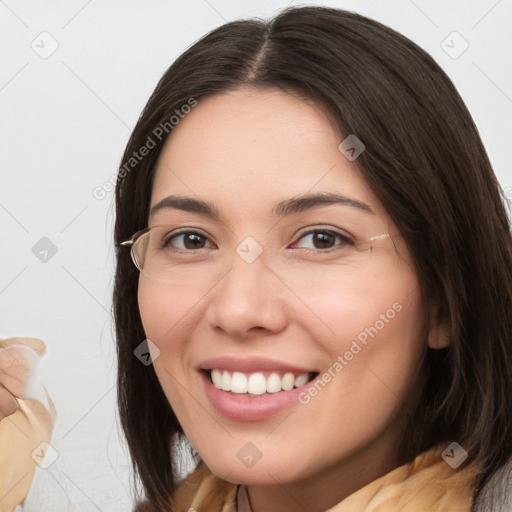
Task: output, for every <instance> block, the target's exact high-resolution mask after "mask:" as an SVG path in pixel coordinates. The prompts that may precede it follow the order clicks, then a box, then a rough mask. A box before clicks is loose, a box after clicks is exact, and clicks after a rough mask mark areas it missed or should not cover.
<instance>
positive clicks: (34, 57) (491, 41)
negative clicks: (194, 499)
mask: <svg viewBox="0 0 512 512" xmlns="http://www.w3.org/2000/svg"><path fill="white" fill-rule="evenodd" d="M292 3H293V2H289V0H287V1H275V0H265V1H259V2H248V1H238V2H236V1H235V0H208V1H206V0H190V1H187V2H184V1H174V2H164V1H162V0H153V1H148V2H142V1H140V2H136V1H121V0H106V1H99V0H89V1H87V0H72V1H70V0H67V1H61V2H57V1H53V2H46V3H44V4H43V2H36V1H19V2H15V1H14V0H5V1H1V2H0V16H1V25H0V26H1V31H0V45H1V53H0V108H1V117H0V119H1V122H0V166H1V174H0V176H1V184H0V229H1V236H2V238H1V241H0V258H1V260H0V312H1V323H0V337H2V338H6V337H11V336H31V337H38V338H42V339H43V340H45V341H46V343H47V345H48V349H49V353H48V355H47V356H46V357H45V359H44V360H43V361H42V364H41V374H42V379H43V381H44V383H45V385H46V386H47V388H48V390H49V392H50V394H51V396H52V397H53V400H54V402H55V405H56V408H57V411H58V420H57V423H56V426H55V431H54V435H53V439H52V445H53V446H54V448H55V449H56V450H57V452H58V454H59V458H58V459H57V460H56V462H55V463H54V464H52V465H51V466H50V467H49V468H48V469H46V470H42V469H41V470H39V472H38V474H37V478H36V480H35V483H34V486H33V489H32V491H31V494H30V497H29V500H28V502H27V504H26V505H25V506H24V508H23V510H26V511H37V512H44V511H52V512H59V511H70V510H73V511H74V510H77V511H85V512H86V511H89V510H90V511H97V510H101V511H104V512H117V511H127V510H130V509H131V498H130V495H131V490H130V474H129V470H128V467H129V466H128V458H127V454H126V448H125V447H124V444H123V441H122V437H121V436H120V430H119V427H118V425H117V421H116V412H115V393H116V391H115V351H114V343H113V337H112V323H111V320H110V309H111V284H112V275H113V251H112V225H113V206H112V199H113V193H112V192H106V193H105V197H104V198H103V199H96V198H95V197H94V195H93V190H94V189H95V188H96V187H102V186H103V184H104V183H105V182H108V180H109V179H112V176H115V173H116V170H117V167H118V165H119V162H120V159H121V156H122V152H123V149H124V146H125V144H126V142H127V140H128V137H129V135H130V132H131V130H132V128H133V126H134V125H135V122H136V120H137V118H138V116H139V113H140V111H141V109H142V107H143V106H144V104H145V102H146V101H147V99H148V97H149V95H150V93H151V92H152V90H153V88H154V87H155V85H156V82H157V80H158V79H159V78H160V77H161V75H162V74H163V72H164V71H165V70H166V69H167V68H168V66H169V65H170V64H171V63H172V61H173V60H174V59H175V58H176V57H177V56H178V55H179V54H180V53H182V52H183V50H184V49H185V48H187V47H188V46H189V45H190V44H192V43H193V42H194V41H196V40H197V39H198V38H199V37H201V36H202V35H204V34H205V33H206V32H208V31H210V30H211V29H213V28H215V27H217V26H219V25H221V24H223V23H224V22H225V21H231V20H234V19H236V18H240V17H244V18H245V17H253V16H258V17H268V16H270V15H272V14H273V13H275V12H276V11H277V10H278V9H280V8H282V7H285V6H287V5H291V4H292ZM294 4H295V3H294ZM310 4H317V5H329V6H334V7H341V8H346V9H349V10H354V11H356V12H359V13H361V14H364V15H367V16H369V17H371V18H374V19H377V20H379V21H381V22H383V23H384V24H387V25H389V26H391V27H392V28H394V29H396V30H398V31H399V32H401V33H403V34H404V35H406V36H408V37H409V38H411V39H412V40H414V41H415V42H417V43H418V44H419V45H420V46H422V47H423V48H424V49H425V50H427V51H428V52H429V53H430V54H431V55H432V56H433V57H434V58H435V59H436V61H437V62H438V63H439V64H440V65H441V67H442V68H443V69H444V70H445V71H446V72H447V73H448V75H449V76H450V77H451V78H452V80H453V81H454V83H455V85H456V86H457V88H458V89H459V91H460V93H461V95H462V97H463V99H464V100H465V102H466V104H467V105H468V107H469V109H470V111H471V112H472V114H473V117H474V119H475V122H476V124H477V126H478V127H479V130H480V133H481V135H482V138H483V141H484V144H485V145H486V148H487V151H488V153H489V155H490V158H491V161H492V163H493V165H494V168H495V171H496V174H497V176H498V178H499V180H500V181H501V183H502V185H503V187H504V188H506V187H509V186H512V168H511V151H510V147H511V144H512V142H511V141H512V69H511V62H512V60H511V50H512V36H511V30H510V27H511V21H512V0H500V1H497V0H472V1H468V0H456V1H451V2H447V1H446V0H434V1H432V0H430V1H427V0H414V1H413V0H392V1H386V2H384V1H382V0H360V1H355V0H353V1H349V0H340V1H331V2H310ZM297 5H298V4H297ZM44 31H46V32H48V33H49V34H50V36H46V35H43V36H41V35H40V34H41V33H42V32H44ZM453 31H457V32H458V33H459V34H460V36H462V38H464V40H465V41H467V44H469V47H468V49H467V50H466V51H465V52H464V53H462V55H460V56H459V57H458V58H452V56H453V55H454V54H455V53H457V52H458V51H460V50H461V49H463V46H461V45H464V44H465V43H464V41H463V40H462V39H461V38H459V37H458V36H453V35H452V36H450V37H449V38H448V39H446V38H447V36H449V35H450V34H451V33H452V32H453ZM42 38H46V39H43V42H41V41H42ZM52 40H55V41H56V42H57V43H58V48H57V50H56V51H55V52H54V53H53V54H52V55H50V56H49V57H48V58H46V59H43V58H41V57H40V56H39V55H38V53H36V51H34V49H33V48H32V47H31V45H34V46H36V47H37V45H39V47H40V48H41V47H42V46H43V45H44V48H46V51H48V49H50V48H51V44H52ZM443 41H445V43H443V46H444V47H445V48H443V47H442V42H443ZM53 44H55V43H53ZM447 45H448V46H452V47H453V48H452V49H451V50H450V49H449V48H446V46H447ZM445 50H448V51H451V53H452V56H450V55H448V53H446V51H445ZM40 51H43V50H42V49H41V50H40ZM105 188H108V185H107V187H105ZM105 188H104V190H105ZM508 190H512V189H508ZM42 237H47V238H49V239H50V240H51V241H52V243H53V244H54V245H55V246H56V248H57V253H56V254H55V255H54V256H53V257H51V258H49V259H48V261H47V262H42V261H40V260H39V259H38V258H37V257H36V256H35V255H34V254H33V252H32V248H33V247H34V245H35V244H36V243H37V242H38V241H39V240H40V239H41V238H42ZM20 509H21V507H20Z"/></svg>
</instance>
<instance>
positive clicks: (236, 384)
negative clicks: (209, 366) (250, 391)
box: [231, 372, 247, 393]
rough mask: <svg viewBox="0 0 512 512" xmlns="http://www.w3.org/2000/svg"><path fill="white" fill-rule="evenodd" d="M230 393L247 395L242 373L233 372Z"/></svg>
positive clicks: (245, 380) (244, 378) (245, 379)
mask: <svg viewBox="0 0 512 512" xmlns="http://www.w3.org/2000/svg"><path fill="white" fill-rule="evenodd" d="M231 392H232V393H247V377H246V376H245V375H244V374H243V373H240V372H235V373H233V375H231Z"/></svg>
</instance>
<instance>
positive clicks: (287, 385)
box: [210, 369, 311, 395]
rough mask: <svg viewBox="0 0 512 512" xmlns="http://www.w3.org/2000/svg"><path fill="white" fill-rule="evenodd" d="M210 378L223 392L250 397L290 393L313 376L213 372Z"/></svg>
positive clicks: (305, 374)
mask: <svg viewBox="0 0 512 512" xmlns="http://www.w3.org/2000/svg"><path fill="white" fill-rule="evenodd" d="M210 376H211V379H212V382H213V385H214V386H215V387H216V388H217V389H222V390H223V391H231V392H232V393H238V394H244V393H248V394H250V395H263V394H265V393H278V392H279V391H290V390H291V389H293V388H294V387H296V388H298V387H300V386H303V385H304V384H306V382H308V380H309V378H310V376H311V374H310V373H303V374H300V375H297V376H295V375H294V374H293V373H291V372H287V373H285V374H284V375H283V376H282V377H281V376H280V375H279V374H278V373H277V372H273V373H271V374H270V375H269V376H268V377H265V375H263V373H261V372H256V373H250V374H248V375H246V374H245V373H242V372H233V373H231V372H228V371H226V370H217V369H215V370H211V372H210Z"/></svg>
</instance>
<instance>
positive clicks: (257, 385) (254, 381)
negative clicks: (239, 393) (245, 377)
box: [247, 373, 267, 395]
mask: <svg viewBox="0 0 512 512" xmlns="http://www.w3.org/2000/svg"><path fill="white" fill-rule="evenodd" d="M247 391H248V392H249V393H251V394H252V395H263V393H265V391H267V379H265V375H263V373H252V374H251V376H250V377H249V382H248V383H247Z"/></svg>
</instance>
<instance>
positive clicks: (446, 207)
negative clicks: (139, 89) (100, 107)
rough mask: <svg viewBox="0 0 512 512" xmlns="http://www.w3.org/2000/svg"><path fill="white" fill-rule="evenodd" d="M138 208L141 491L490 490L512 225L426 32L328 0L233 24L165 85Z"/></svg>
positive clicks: (121, 254) (181, 503) (158, 502)
mask: <svg viewBox="0 0 512 512" xmlns="http://www.w3.org/2000/svg"><path fill="white" fill-rule="evenodd" d="M116 207H117V220H116V227H115V241H116V244H117V247H118V249H117V270H116V278H115V291H114V303H115V304H114V308H115V320H116V329H117V343H118V356H119V380H118V384H119V386H118V393H119V396H118V399H119V409H120V414H121V420H122V424H123V428H124V432H125V434H126V436H127V440H128V444H129V448H130V452H131V456H132V460H133V464H134V469H135V471H136V475H137V476H138V477H139V478H140V481H141V482H142V485H143V487H144V491H145V495H146V502H145V503H144V504H143V505H141V510H142V509H144V510H179V511H181V510H184V511H187V510H199V511H202V510H208V511H217V510H219V511H221V510H222V511H235V510H239V511H244V510H245V511H247V510H252V511H253V512H261V511H273V510H279V511H281V512H283V511H295V510H308V511H311V512H313V511H314V512H321V511H324V510H328V509H329V510H333V511H336V512H340V511H345V510H353V511H354V510H365V511H370V510H372V511H377V510H378V511H390V510H394V511H396V510H403V511H412V510H416V511H418V510H429V511H432V510H451V511H455V510H457V511H459V510H460V511H469V510H471V509H472V508H474V503H475V499H476V498H477V497H478V495H479V493H480V492H481V489H482V488H483V487H484V485H485V483H486V482H487V481H488V479H489V478H490V477H491V476H492V475H493V474H494V473H495V472H496V471H497V470H498V469H499V468H500V467H502V466H503V465H504V463H505V462H506V461H507V459H508V458H509V457H510V456H511V455H512V430H511V418H512V405H511V403H510V400H509V397H510V395H511V391H512V359H511V355H510V354H511V351H510V348H511V339H512V323H511V322H512V321H511V318H512V317H511V314H510V313H511V297H512V288H511V279H510V277H511V270H510V269H511V263H512V261H511V235H510V227H509V222H508V219H507V214H506V211H505V208H504V206H503V202H502V195H501V191H500V187H499V185H498V182H497V180H496V178H495V176H494V174H493V171H492V169H491V165H490V163H489V160H488V157H487V155H486V153H485V150H484V148H483V146H482V143H481V140H480V138H479V136H478V133H477V130H476V128H475V126H474V124H473V121H472V119H471V116H470V114H469V113H468V111H467V109H466V107H465V106H464V104H463V102H462V100H461V99H460V97H459V95H458V93H457V91H456V90H455V88H454V86H453V85H452V83H451V82H450V80H449V79H448V78H447V76H446V75H445V74H444V73H443V72H442V71H441V70H440V68H439V67H438V66H437V65H436V64H435V62H434V61H433V60H432V59H431V58H430V57H429V56H428V55H427V54H426V53H425V52H423V51H422V50H421V49H420V48H418V47H417V46H416V45H415V44H413V43H412V42H411V41H409V40H408V39H406V38H404V37H403V36H401V35H399V34H397V33H396V32H394V31H392V30H391V29H389V28H386V27H384V26H382V25H380V24H379V23H377V22H375V21H372V20H369V19H367V18H364V17H362V16H359V15H357V14H353V13H348V12H344V11H341V10H335V9H329V8H316V7H302V8H294V9H289V10H286V11H284V12H282V13H280V14H279V15H278V16H277V17H276V18H275V19H273V20H271V21H270V22H268V23H264V22H261V21H239V22H234V23H228V24H226V25H224V26H223V27H220V28H219V29H217V30H214V31H213V32H212V33H210V34H208V35H207V36H205V37H204V38H203V39H201V40H200V41H199V42H197V43H196V44H194V45H193V46H192V47H191V48H189V49H188V50H187V51H186V52H185V53H184V54H183V55H182V56H181V57H180V58H179V59H178V60H177V61H176V62H175V63H174V64H173V65H172V66H171V67H170V69H169V70H168V71H167V72H166V73H165V75H164V76H163V78H162V79H161V81H160V82H159V84H158V85H157V88H156V90H155V92H154V93H153V95H152V97H151V98H150V100H149V102H148V104H147V106H146V108H145V109H144V111H143V113H142V115H141V117H140V119H139V122H138V123H137V126H136V127H135V129H134V131H133V134H132V136H131V139H130V141H129V143H128V146H127V148H126V151H125V154H124V157H123V160H122V167H121V169H120V171H119V176H118V185H117V191H116ZM129 248H131V250H129ZM130 252H131V256H132V258H133V262H134V263H135V265H133V263H132V261H130ZM134 354H135V355H136V356H137V357H134ZM141 362H142V363H143V364H141ZM150 362H152V363H153V364H152V365H151V364H149V363H150ZM183 435H184V436H185V437H186V439H187V440H188V441H189V442H190V444H191V446H192V447H193V451H194V453H196V454H197V460H198V466H197V469H196V471H194V472H193V473H192V474H191V475H189V476H188V477H187V479H186V480H185V481H184V482H183V483H181V484H180V485H178V475H177V472H176V465H177V464H179V461H180V459H179V451H178V449H177V448H176V447H177V446H179V445H177V444H176V443H174V444H173V449H172V450H171V442H172V441H173V440H174V441H176V440H179V439H180V438H183ZM178 469H179V468H178Z"/></svg>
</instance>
